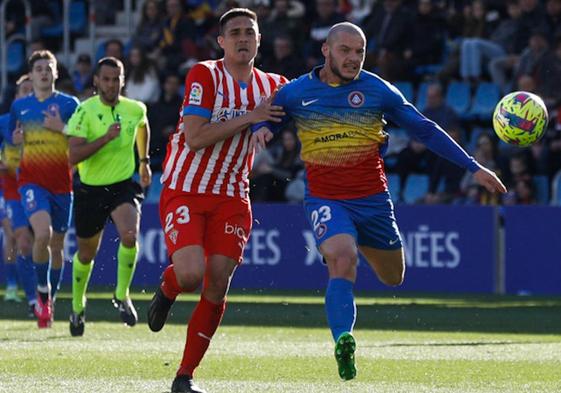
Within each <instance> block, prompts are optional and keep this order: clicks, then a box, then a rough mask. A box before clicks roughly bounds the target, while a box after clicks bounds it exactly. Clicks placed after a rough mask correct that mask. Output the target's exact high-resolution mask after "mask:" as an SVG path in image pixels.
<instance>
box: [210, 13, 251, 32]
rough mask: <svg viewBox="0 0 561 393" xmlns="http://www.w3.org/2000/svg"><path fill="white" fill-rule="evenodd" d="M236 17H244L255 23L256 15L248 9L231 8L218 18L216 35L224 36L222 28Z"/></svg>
mask: <svg viewBox="0 0 561 393" xmlns="http://www.w3.org/2000/svg"><path fill="white" fill-rule="evenodd" d="M238 16H245V17H247V18H249V19H251V20H253V21H255V23H257V14H256V13H255V12H253V11H252V10H250V9H248V8H232V9H231V10H229V11H226V13H225V14H224V15H222V16H221V17H220V20H219V21H218V28H219V29H218V35H223V34H224V27H225V26H226V23H228V21H230V20H232V19H234V18H237V17H238Z"/></svg>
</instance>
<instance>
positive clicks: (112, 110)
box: [68, 96, 146, 186]
mask: <svg viewBox="0 0 561 393" xmlns="http://www.w3.org/2000/svg"><path fill="white" fill-rule="evenodd" d="M117 121H118V122H120V123H121V133H120V135H119V137H118V138H115V139H113V140H112V141H111V142H109V143H107V144H106V145H105V146H103V147H102V148H101V149H99V150H98V151H97V152H96V153H95V154H93V155H92V156H90V157H89V158H87V159H85V160H84V161H82V162H80V163H79V164H78V171H79V173H80V180H81V181H82V183H84V184H87V185H90V186H105V185H109V184H114V183H118V182H120V181H123V180H126V179H128V178H130V177H131V176H132V175H133V173H134V167H135V162H134V143H135V138H136V132H137V130H138V127H141V126H144V125H146V105H144V104H143V103H142V102H139V101H136V100H132V99H130V98H126V97H123V96H120V97H119V102H118V103H117V104H116V105H115V106H113V107H112V106H109V105H106V104H104V103H102V102H101V100H100V98H99V96H93V97H91V98H88V99H87V100H86V101H84V102H82V103H81V104H80V106H78V108H77V109H76V111H75V112H74V114H73V115H72V117H71V118H70V120H69V121H68V135H69V136H76V137H80V138H86V139H87V141H88V142H92V141H94V140H96V139H97V138H99V137H101V136H103V135H105V134H106V133H107V129H108V128H109V126H110V125H111V124H113V123H115V122H117Z"/></svg>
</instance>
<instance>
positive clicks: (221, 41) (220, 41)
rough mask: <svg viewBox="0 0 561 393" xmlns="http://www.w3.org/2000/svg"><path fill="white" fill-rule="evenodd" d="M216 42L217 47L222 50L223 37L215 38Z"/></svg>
mask: <svg viewBox="0 0 561 393" xmlns="http://www.w3.org/2000/svg"><path fill="white" fill-rule="evenodd" d="M216 42H218V45H220V47H221V48H222V49H224V37H223V36H221V35H219V36H218V37H216Z"/></svg>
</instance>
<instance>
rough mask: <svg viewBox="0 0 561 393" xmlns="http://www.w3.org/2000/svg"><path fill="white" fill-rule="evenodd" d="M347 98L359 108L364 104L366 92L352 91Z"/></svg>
mask: <svg viewBox="0 0 561 393" xmlns="http://www.w3.org/2000/svg"><path fill="white" fill-rule="evenodd" d="M347 98H348V100H349V105H350V106H352V107H353V108H359V107H361V106H362V105H363V104H364V94H362V93H361V92H360V91H352V92H351V93H350V94H349V96H348V97H347Z"/></svg>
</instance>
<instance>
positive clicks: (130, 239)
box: [121, 231, 138, 248]
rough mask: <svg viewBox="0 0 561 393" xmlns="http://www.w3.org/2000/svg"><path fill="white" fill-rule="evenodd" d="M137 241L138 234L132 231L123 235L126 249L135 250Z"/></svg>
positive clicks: (122, 239) (122, 241) (122, 240)
mask: <svg viewBox="0 0 561 393" xmlns="http://www.w3.org/2000/svg"><path fill="white" fill-rule="evenodd" d="M137 240H138V237H137V233H136V232H132V231H131V232H127V233H124V234H123V235H121V243H122V244H123V246H125V247H126V248H133V247H134V246H136V242H137Z"/></svg>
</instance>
